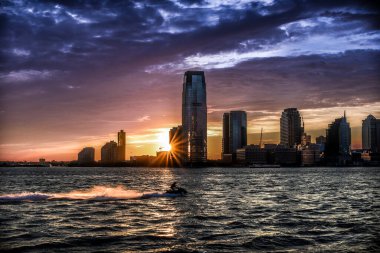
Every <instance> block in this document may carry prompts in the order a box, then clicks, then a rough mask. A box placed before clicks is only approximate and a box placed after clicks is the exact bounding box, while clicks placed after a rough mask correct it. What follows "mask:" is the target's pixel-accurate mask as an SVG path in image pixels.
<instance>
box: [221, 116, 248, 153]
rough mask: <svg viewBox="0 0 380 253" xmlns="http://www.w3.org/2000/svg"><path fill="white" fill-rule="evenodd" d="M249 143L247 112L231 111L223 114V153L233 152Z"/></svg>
mask: <svg viewBox="0 0 380 253" xmlns="http://www.w3.org/2000/svg"><path fill="white" fill-rule="evenodd" d="M246 145H247V113H246V112H245V111H231V112H229V113H224V115H223V155H227V154H232V159H233V160H235V159H236V151H237V149H240V148H243V147H244V146H246Z"/></svg>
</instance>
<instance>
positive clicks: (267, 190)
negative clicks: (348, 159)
mask: <svg viewBox="0 0 380 253" xmlns="http://www.w3.org/2000/svg"><path fill="white" fill-rule="evenodd" d="M0 180H1V181H0V195H1V196H0V211H1V216H0V224H2V225H1V228H0V245H1V247H0V249H3V250H14V251H22V250H25V251H35V252H38V251H41V252H46V251H73V250H77V251H86V252H89V251H90V252H91V251H107V252H108V251H113V252H120V251H128V252H131V251H136V252H141V251H148V252H150V251H151V252H160V251H200V252H246V251H264V252H266V251H291V250H296V251H301V252H304V251H331V252H338V251H341V252H347V251H353V252H358V251H365V252H368V251H372V252H376V251H380V245H379V243H378V240H377V239H378V238H379V235H380V229H379V228H380V226H379V225H380V221H379V211H380V210H379V209H380V198H379V195H380V193H379V189H380V183H379V182H380V169H379V168H277V169H248V168H206V169H193V170H191V169H152V168H1V169H0ZM173 181H177V182H178V183H179V184H180V185H181V186H183V187H184V188H186V189H187V190H188V191H189V194H188V195H187V196H185V197H173V196H167V195H165V194H163V192H164V191H165V190H166V189H167V188H168V186H169V185H170V183H172V182H173ZM152 193H153V194H152ZM144 194H150V195H149V198H144V197H143V196H144Z"/></svg>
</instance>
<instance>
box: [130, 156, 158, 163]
mask: <svg viewBox="0 0 380 253" xmlns="http://www.w3.org/2000/svg"><path fill="white" fill-rule="evenodd" d="M156 158H157V157H156V156H150V155H140V156H131V157H130V161H131V164H132V165H134V166H150V165H151V164H152V163H153V162H154V161H155V160H156Z"/></svg>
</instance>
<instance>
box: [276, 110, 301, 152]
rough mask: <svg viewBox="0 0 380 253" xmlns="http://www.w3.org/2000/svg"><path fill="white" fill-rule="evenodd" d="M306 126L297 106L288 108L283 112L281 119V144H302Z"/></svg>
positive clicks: (291, 145)
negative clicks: (302, 121)
mask: <svg viewBox="0 0 380 253" xmlns="http://www.w3.org/2000/svg"><path fill="white" fill-rule="evenodd" d="M303 131H304V127H303V125H302V124H301V115H300V113H299V111H298V110H297V108H287V109H285V110H284V111H283V112H282V115H281V120H280V140H281V144H282V145H284V146H287V147H293V146H294V145H298V144H301V138H302V134H303Z"/></svg>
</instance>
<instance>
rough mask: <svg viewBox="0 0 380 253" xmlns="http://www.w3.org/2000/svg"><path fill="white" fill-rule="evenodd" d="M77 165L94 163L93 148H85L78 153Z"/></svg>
mask: <svg viewBox="0 0 380 253" xmlns="http://www.w3.org/2000/svg"><path fill="white" fill-rule="evenodd" d="M78 162H79V163H93V162H95V149H94V148H93V147H86V148H84V149H82V150H81V151H80V152H79V153H78Z"/></svg>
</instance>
